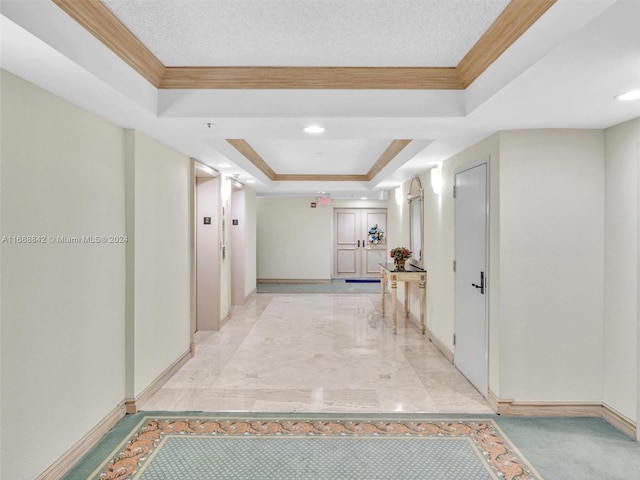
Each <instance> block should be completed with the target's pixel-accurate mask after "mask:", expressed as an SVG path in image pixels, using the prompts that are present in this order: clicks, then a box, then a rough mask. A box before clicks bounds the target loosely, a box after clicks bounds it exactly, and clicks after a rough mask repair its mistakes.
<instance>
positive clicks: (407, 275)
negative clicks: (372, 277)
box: [380, 263, 427, 335]
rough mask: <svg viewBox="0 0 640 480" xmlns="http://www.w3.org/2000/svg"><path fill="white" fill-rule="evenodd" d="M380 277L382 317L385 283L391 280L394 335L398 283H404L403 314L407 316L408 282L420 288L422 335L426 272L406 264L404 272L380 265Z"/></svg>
mask: <svg viewBox="0 0 640 480" xmlns="http://www.w3.org/2000/svg"><path fill="white" fill-rule="evenodd" d="M380 267H381V268H380V275H381V277H382V279H381V281H380V286H381V287H380V288H381V294H382V315H383V316H384V314H385V302H384V300H385V298H384V294H385V289H386V286H387V282H388V281H389V280H391V321H392V324H393V333H394V334H395V333H396V310H397V308H398V282H405V288H404V314H405V316H406V317H408V316H409V288H408V285H407V284H408V283H409V282H418V286H419V287H420V290H419V292H420V333H421V334H422V335H424V332H425V319H424V311H425V304H426V299H427V295H426V290H425V287H426V284H427V272H426V271H425V270H423V269H421V268H418V267H415V266H413V265H409V264H407V265H406V266H405V269H404V270H396V267H395V265H394V264H393V263H381V264H380Z"/></svg>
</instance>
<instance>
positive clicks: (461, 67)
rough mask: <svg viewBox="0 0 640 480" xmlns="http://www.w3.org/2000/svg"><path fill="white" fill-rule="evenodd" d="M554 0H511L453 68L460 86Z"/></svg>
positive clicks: (524, 30)
mask: <svg viewBox="0 0 640 480" xmlns="http://www.w3.org/2000/svg"><path fill="white" fill-rule="evenodd" d="M554 3H556V0H511V2H510V3H509V5H507V7H506V8H505V9H504V10H503V11H502V13H501V14H500V15H499V16H498V18H496V21H495V22H493V24H491V26H490V27H489V29H488V30H487V31H486V32H485V33H484V35H482V37H480V40H478V41H477V42H476V44H475V45H474V46H473V47H472V48H471V50H469V53H467V54H466V55H465V57H464V58H463V59H462V60H461V61H460V63H459V64H458V66H457V67H456V71H457V73H458V76H459V78H460V81H461V82H462V88H467V87H468V86H469V85H471V84H472V83H473V82H474V81H475V80H476V78H478V77H479V76H480V75H482V73H483V72H484V71H485V70H486V69H487V68H489V66H490V65H491V64H492V63H493V62H495V61H496V60H497V59H498V57H499V56H500V55H502V54H503V53H504V52H505V50H506V49H507V48H509V47H510V46H511V45H512V44H513V42H515V41H516V40H517V39H518V38H520V36H521V35H522V34H523V33H524V32H526V31H527V30H528V29H529V27H530V26H531V25H533V24H534V23H535V22H536V21H537V20H538V19H539V18H540V17H541V16H542V14H543V13H544V12H546V11H547V10H548V9H549V8H550V7H551V6H552V5H553V4H554Z"/></svg>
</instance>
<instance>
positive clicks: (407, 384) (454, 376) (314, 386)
mask: <svg viewBox="0 0 640 480" xmlns="http://www.w3.org/2000/svg"><path fill="white" fill-rule="evenodd" d="M398 319H399V323H398V334H397V335H393V334H392V333H391V328H390V319H389V316H388V315H387V316H386V317H384V318H383V317H382V316H381V314H380V300H379V295H377V294H320V295H318V294H316V295H306V294H256V295H254V296H253V298H252V300H251V301H250V302H249V303H248V304H247V305H244V306H236V307H234V309H233V311H232V315H231V318H230V319H229V321H228V322H227V323H226V324H225V325H224V326H223V327H222V329H221V330H220V331H219V332H197V333H196V336H195V339H196V355H195V357H194V358H192V359H191V360H190V361H189V362H188V363H187V364H186V365H185V366H184V367H182V369H181V370H180V371H178V372H177V373H176V374H175V375H174V376H173V377H172V378H171V379H170V380H169V381H168V382H167V383H166V384H165V385H164V386H163V387H162V388H161V389H160V390H159V391H158V392H157V393H156V394H155V395H154V396H153V397H152V398H151V399H150V400H149V401H148V402H147V403H146V404H144V405H143V406H142V409H143V410H147V411H151V410H167V411H194V410H195V411H197V410H201V411H210V412H224V411H247V412H249V411H251V412H345V413H347V412H362V413H387V412H414V413H415V412H422V413H483V414H484V413H491V409H490V408H489V407H488V405H487V404H486V402H485V400H484V399H483V398H482V396H481V395H480V394H479V393H478V392H477V391H476V390H475V389H474V388H473V387H472V386H471V385H470V384H469V382H468V381H467V380H466V379H465V378H464V377H463V376H462V375H461V374H460V373H459V372H458V371H457V370H456V369H455V367H454V366H453V365H451V364H450V363H449V362H448V361H447V360H446V359H445V358H444V357H443V356H442V355H441V354H440V352H439V351H438V350H437V349H436V348H435V346H434V345H433V344H432V343H431V342H429V341H428V340H427V339H426V338H425V337H424V336H422V335H420V334H419V333H418V330H417V328H415V326H413V325H410V324H407V325H405V324H404V322H403V321H402V316H399V317H398Z"/></svg>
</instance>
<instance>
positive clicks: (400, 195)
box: [396, 187, 402, 205]
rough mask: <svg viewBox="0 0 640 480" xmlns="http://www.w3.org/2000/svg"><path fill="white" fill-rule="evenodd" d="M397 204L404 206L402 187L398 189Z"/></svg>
mask: <svg viewBox="0 0 640 480" xmlns="http://www.w3.org/2000/svg"><path fill="white" fill-rule="evenodd" d="M396 204H398V205H402V187H396Z"/></svg>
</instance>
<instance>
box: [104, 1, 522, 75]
mask: <svg viewBox="0 0 640 480" xmlns="http://www.w3.org/2000/svg"><path fill="white" fill-rule="evenodd" d="M102 3H103V4H104V5H106V6H107V7H108V8H109V9H110V10H111V12H112V13H113V14H114V15H115V16H116V17H118V19H119V20H120V21H121V22H122V23H123V24H124V25H125V26H127V27H128V28H129V30H131V32H133V34H134V35H136V36H137V37H138V39H139V40H140V41H142V43H143V44H144V45H145V46H146V47H147V48H148V49H149V50H151V52H153V54H154V55H155V56H156V57H157V58H158V59H159V60H160V61H161V62H162V63H163V64H164V65H166V66H416V67H420V66H434V67H439V66H455V65H457V64H458V63H459V62H460V60H462V58H463V57H464V55H465V54H466V53H467V52H468V51H469V50H470V49H471V47H472V46H473V45H474V44H475V43H476V42H477V41H478V39H479V38H480V37H481V36H482V34H483V33H484V32H485V31H486V30H487V28H488V27H489V26H490V25H491V24H492V23H493V22H494V20H495V19H496V18H497V16H498V15H499V14H500V13H501V11H502V10H503V9H504V8H505V7H506V5H507V4H508V3H509V0H437V1H433V0H431V1H425V0H350V1H345V0H209V1H202V0H200V1H199V0H180V1H176V0H136V1H131V0H102Z"/></svg>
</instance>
